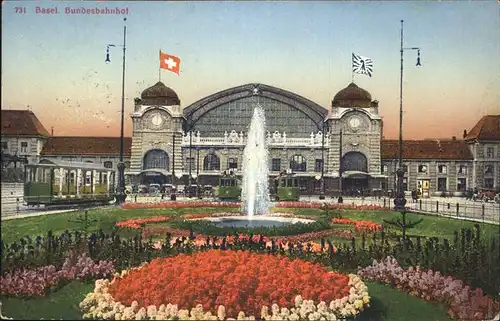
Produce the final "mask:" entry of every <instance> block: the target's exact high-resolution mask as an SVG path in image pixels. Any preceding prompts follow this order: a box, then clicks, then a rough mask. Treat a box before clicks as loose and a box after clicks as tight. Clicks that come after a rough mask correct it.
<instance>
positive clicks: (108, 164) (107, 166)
mask: <svg viewBox="0 0 500 321" xmlns="http://www.w3.org/2000/svg"><path fill="white" fill-rule="evenodd" d="M104 167H105V168H113V162H110V161H106V162H104Z"/></svg>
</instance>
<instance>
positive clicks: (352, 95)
mask: <svg viewBox="0 0 500 321" xmlns="http://www.w3.org/2000/svg"><path fill="white" fill-rule="evenodd" d="M371 106H372V95H370V93H369V92H368V91H366V90H364V89H363V88H360V87H358V85H356V84H355V83H353V82H352V83H350V84H349V86H347V87H346V88H344V89H342V90H340V91H339V92H338V93H337V94H336V95H335V96H334V97H333V100H332V107H371Z"/></svg>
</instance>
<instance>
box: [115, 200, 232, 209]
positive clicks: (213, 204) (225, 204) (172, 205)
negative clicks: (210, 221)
mask: <svg viewBox="0 0 500 321" xmlns="http://www.w3.org/2000/svg"><path fill="white" fill-rule="evenodd" d="M194 207H233V208H236V207H241V203H235V202H197V201H193V202H159V203H130V202H127V203H124V204H123V205H122V206H121V208H122V209H126V210H133V209H141V208H194Z"/></svg>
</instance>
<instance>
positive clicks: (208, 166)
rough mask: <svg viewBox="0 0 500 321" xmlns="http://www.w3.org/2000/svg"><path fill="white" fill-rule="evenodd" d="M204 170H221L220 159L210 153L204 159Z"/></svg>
mask: <svg viewBox="0 0 500 321" xmlns="http://www.w3.org/2000/svg"><path fill="white" fill-rule="evenodd" d="M203 170H204V171H218V170H220V159H219V157H218V156H217V155H215V154H212V153H210V154H208V155H207V156H205V158H204V159H203Z"/></svg>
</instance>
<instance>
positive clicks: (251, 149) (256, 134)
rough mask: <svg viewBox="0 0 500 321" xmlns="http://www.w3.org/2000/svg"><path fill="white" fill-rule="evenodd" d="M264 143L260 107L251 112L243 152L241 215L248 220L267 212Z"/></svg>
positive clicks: (265, 147) (266, 158)
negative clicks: (243, 214) (244, 215)
mask: <svg viewBox="0 0 500 321" xmlns="http://www.w3.org/2000/svg"><path fill="white" fill-rule="evenodd" d="M267 154H268V152H267V142H266V117H265V115H264V110H263V109H262V107H260V106H259V105H257V107H255V109H254V110H253V116H252V120H251V121H250V127H249V130H248V135H247V144H246V146H245V149H244V150H243V185H242V189H241V200H242V202H243V208H242V209H243V213H245V214H246V216H247V217H248V219H249V220H251V219H253V217H254V216H255V215H264V214H267V213H268V212H269V187H268V180H269V165H268V156H267Z"/></svg>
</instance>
